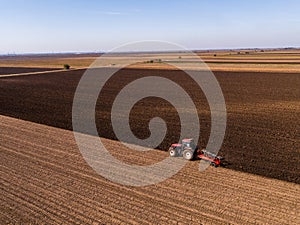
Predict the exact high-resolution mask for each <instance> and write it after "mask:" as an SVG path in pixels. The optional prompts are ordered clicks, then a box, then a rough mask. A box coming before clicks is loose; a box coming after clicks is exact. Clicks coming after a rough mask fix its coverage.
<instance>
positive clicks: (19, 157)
mask: <svg viewBox="0 0 300 225" xmlns="http://www.w3.org/2000/svg"><path fill="white" fill-rule="evenodd" d="M103 142H104V143H105V145H106V146H108V148H109V149H112V151H113V152H112V153H113V154H114V155H115V156H117V157H118V158H121V156H122V158H123V159H124V161H126V162H128V163H135V162H138V161H141V162H140V163H141V164H143V163H147V164H149V163H153V162H155V161H157V160H161V159H162V158H164V157H167V153H165V152H161V151H151V153H150V154H148V155H147V157H144V158H142V160H140V155H139V154H140V153H136V152H132V151H130V152H129V151H128V152H127V150H126V148H124V147H123V146H122V145H121V144H120V143H119V142H116V141H111V140H107V139H103ZM0 160H1V164H0V165H1V170H0V198H1V200H0V223H1V224H8V223H9V224H18V223H25V224H27V223H31V224H32V223H39V224H43V223H48V224H49V223H51V224H62V223H63V224H92V223H93V224H102V223H106V224H109V223H110V224H125V223H126V224H128V223H132V224H148V223H152V224H153V223H154V224H158V223H160V224H200V223H205V224H225V223H226V224H228V223H232V224H251V223H257V224H266V223H268V224H297V223H298V222H299V220H300V216H299V210H300V208H299V207H300V206H299V202H300V185H297V184H293V183H288V182H284V181H279V180H275V179H269V178H265V177H260V176H256V175H251V174H247V173H241V172H236V171H232V170H228V169H224V168H217V169H216V168H209V169H208V170H206V171H205V172H198V169H196V168H198V163H199V162H196V161H195V162H190V163H188V165H187V166H186V167H185V168H184V169H183V170H182V171H181V172H179V173H178V174H177V175H175V176H173V177H172V178H170V179H168V180H166V181H164V182H162V183H160V184H157V185H155V186H149V187H143V188H132V187H127V186H122V185H118V184H115V183H112V182H110V181H108V180H106V179H104V178H102V177H101V176H99V175H97V174H96V173H95V172H94V171H93V170H92V169H91V168H90V167H89V166H87V164H86V163H85V161H84V160H83V158H82V156H81V155H80V153H79V150H78V148H77V146H76V143H75V141H74V137H73V133H72V132H71V131H67V130H63V129H58V128H53V127H49V126H45V125H40V124H36V123H32V122H27V121H23V120H18V119H14V118H10V117H5V116H0ZM140 163H139V164H140Z"/></svg>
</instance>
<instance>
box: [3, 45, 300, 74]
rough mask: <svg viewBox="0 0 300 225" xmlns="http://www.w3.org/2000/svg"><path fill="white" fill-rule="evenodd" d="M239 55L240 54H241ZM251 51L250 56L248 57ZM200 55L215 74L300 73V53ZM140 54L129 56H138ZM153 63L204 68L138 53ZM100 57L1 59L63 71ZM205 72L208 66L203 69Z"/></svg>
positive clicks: (180, 56) (175, 56) (179, 56)
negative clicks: (230, 72)
mask: <svg viewBox="0 0 300 225" xmlns="http://www.w3.org/2000/svg"><path fill="white" fill-rule="evenodd" d="M238 52H240V54H238ZM246 52H249V54H246ZM197 54H198V55H199V56H200V57H201V59H202V60H204V61H205V62H206V64H207V65H208V66H209V68H210V69H211V70H213V71H247V72H284V73H286V72H291V73H298V72H300V50H299V49H295V50H265V51H264V52H261V51H260V50H243V51H238V50H232V51H229V50H226V51H199V52H197ZM136 55H137V54H130V56H136ZM139 56H147V57H149V58H152V59H153V60H158V59H161V60H162V61H164V60H166V59H168V60H170V59H172V60H176V61H178V63H179V65H180V66H182V67H183V68H185V69H195V68H197V69H199V68H200V69H201V66H200V67H199V64H198V63H191V62H187V61H188V60H189V56H188V55H187V54H186V53H176V52H174V53H150V54H139ZM97 57H99V54H70V55H49V56H42V57H41V56H15V57H13V56H11V57H0V67H42V68H45V67H47V68H62V66H63V65H64V64H70V65H71V67H72V68H77V69H80V68H87V67H89V66H90V64H91V63H92V62H93V61H94V60H95V59H96V58H97ZM120 58H124V56H122V55H116V56H115V57H112V59H111V60H106V61H105V63H104V65H103V66H114V67H118V64H116V63H115V62H118V61H117V60H119V59H120ZM131 67H132V68H149V69H169V68H170V66H169V65H168V64H167V63H139V64H137V65H132V66H131ZM202 68H203V69H206V66H202Z"/></svg>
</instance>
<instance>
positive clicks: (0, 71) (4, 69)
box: [0, 67, 58, 75]
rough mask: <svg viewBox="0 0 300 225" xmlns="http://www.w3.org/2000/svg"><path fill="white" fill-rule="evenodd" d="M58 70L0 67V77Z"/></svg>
mask: <svg viewBox="0 0 300 225" xmlns="http://www.w3.org/2000/svg"><path fill="white" fill-rule="evenodd" d="M52 70H58V69H57V68H56V69H55V68H29V67H0V75H3V74H17V73H30V72H42V71H52Z"/></svg>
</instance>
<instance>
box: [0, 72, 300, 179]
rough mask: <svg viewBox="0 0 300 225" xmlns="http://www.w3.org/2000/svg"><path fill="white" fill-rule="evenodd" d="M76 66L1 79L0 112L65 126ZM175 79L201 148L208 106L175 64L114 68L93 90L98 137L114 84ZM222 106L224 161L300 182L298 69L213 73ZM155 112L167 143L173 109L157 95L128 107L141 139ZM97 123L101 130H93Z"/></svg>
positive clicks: (175, 126) (106, 133) (108, 132)
mask: <svg viewBox="0 0 300 225" xmlns="http://www.w3.org/2000/svg"><path fill="white" fill-rule="evenodd" d="M83 72H84V71H83V70H79V71H70V72H57V73H52V74H51V75H32V76H26V77H25V76H24V77H7V78H1V79H0V105H1V108H0V113H1V114H2V115H7V116H12V117H16V118H21V119H24V120H29V121H33V122H37V123H42V124H47V125H51V126H55V127H60V128H64V129H69V130H72V123H71V118H72V117H71V109H72V101H73V97H74V92H75V90H76V86H77V84H78V82H79V80H80V78H81V75H82V74H83ZM156 75H159V76H162V77H167V78H169V79H172V80H174V81H175V82H177V83H178V84H179V85H181V86H182V87H183V88H184V89H185V90H186V91H187V92H188V93H189V94H190V96H191V97H192V98H193V100H194V102H195V105H196V106H197V109H198V113H199V118H200V126H201V137H200V141H199V145H200V146H202V147H204V146H205V145H206V143H207V140H208V137H209V135H210V133H209V132H210V111H209V108H208V104H207V102H206V99H205V96H204V95H203V93H202V92H201V90H199V88H197V86H196V85H195V84H194V83H193V81H192V80H191V79H189V78H188V77H187V76H186V75H185V73H183V72H181V71H167V70H134V69H126V70H122V71H120V72H118V73H117V74H116V75H115V76H114V77H113V78H112V79H111V80H110V81H109V82H108V83H107V85H106V86H105V88H104V89H103V90H102V92H101V94H100V98H99V101H98V104H97V108H96V120H97V125H98V132H99V134H100V136H102V137H106V138H110V139H115V135H114V133H113V131H112V128H111V121H110V110H111V104H112V102H113V100H114V98H115V96H116V95H117V94H118V92H119V91H120V89H121V88H122V87H123V86H125V85H126V84H128V83H129V82H131V81H133V80H135V79H137V78H139V77H144V76H156ZM215 75H216V77H217V79H218V81H219V82H220V85H221V87H222V90H223V93H224V96H225V100H226V105H227V111H228V124H227V131H226V137H225V140H224V143H223V146H222V149H221V151H220V155H222V156H224V157H225V158H226V159H227V161H228V163H229V164H228V168H231V169H234V170H239V171H244V172H248V173H254V174H259V175H263V176H266V177H272V178H277V179H281V180H285V181H290V182H295V183H298V184H299V183H300V176H299V175H300V166H299V161H300V152H299V151H300V137H299V123H300V116H299V102H300V89H299V86H300V76H299V75H298V74H279V73H242V72H215ZM154 116H160V117H162V118H163V119H165V120H166V122H167V124H168V133H167V136H166V138H165V140H164V141H163V143H162V144H161V145H160V146H159V148H160V149H164V150H165V149H167V148H168V146H169V145H170V144H171V143H173V142H174V141H176V140H177V139H178V137H179V132H180V124H179V118H178V115H177V114H176V111H175V109H174V108H173V107H172V106H171V105H170V104H168V103H167V102H165V101H163V100H161V99H157V98H147V99H145V100H144V101H140V102H139V103H138V104H136V106H135V107H134V109H133V110H132V112H131V117H130V119H131V125H132V126H131V128H132V130H133V132H134V133H135V134H136V135H137V136H138V137H140V138H146V137H147V136H148V135H149V130H148V121H149V119H151V118H153V117H154ZM100 128H101V129H100Z"/></svg>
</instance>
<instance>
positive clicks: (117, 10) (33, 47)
mask: <svg viewBox="0 0 300 225" xmlns="http://www.w3.org/2000/svg"><path fill="white" fill-rule="evenodd" d="M299 9H300V1H299V0H260V1H259V0H252V1H241V0H226V1H225V0H182V1H179V0H173V1H167V0H151V1H142V0H139V1H137V0H123V1H121V0H119V1H118V0H111V1H107V0H105V1H104V0H85V1H84V0H45V1H39V0H6V1H5V0H0V27H1V35H0V54H6V53H31V52H34V53H37V52H87V51H107V50H110V49H112V48H114V47H116V46H118V45H121V44H124V43H126V42H132V41H141V40H163V41H170V42H175V43H178V44H180V45H183V46H185V47H187V48H189V49H215V48H247V47H287V46H300V13H299Z"/></svg>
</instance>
